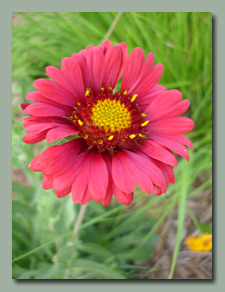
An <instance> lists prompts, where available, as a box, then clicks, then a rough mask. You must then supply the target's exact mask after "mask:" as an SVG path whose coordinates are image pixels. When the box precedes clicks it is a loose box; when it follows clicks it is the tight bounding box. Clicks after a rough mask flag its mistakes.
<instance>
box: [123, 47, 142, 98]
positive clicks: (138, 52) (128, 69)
mask: <svg viewBox="0 0 225 292" xmlns="http://www.w3.org/2000/svg"><path fill="white" fill-rule="evenodd" d="M144 62H145V56H144V52H143V50H142V49H141V48H135V49H134V50H133V51H132V52H131V53H130V55H129V56H128V58H127V61H126V64H125V68H124V74H123V79H122V85H121V93H124V92H125V90H127V89H128V92H129V88H130V87H132V85H133V84H134V82H136V80H137V79H138V78H139V76H140V73H141V71H142V69H143V67H144Z"/></svg>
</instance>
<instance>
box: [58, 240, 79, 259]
mask: <svg viewBox="0 0 225 292" xmlns="http://www.w3.org/2000/svg"><path fill="white" fill-rule="evenodd" d="M77 255H78V253H77V246H76V245H74V244H73V245H68V246H64V247H63V248H61V249H60V250H59V251H58V252H57V254H56V258H57V259H58V260H59V261H60V262H66V261H69V260H71V259H73V258H74V257H75V256H77Z"/></svg>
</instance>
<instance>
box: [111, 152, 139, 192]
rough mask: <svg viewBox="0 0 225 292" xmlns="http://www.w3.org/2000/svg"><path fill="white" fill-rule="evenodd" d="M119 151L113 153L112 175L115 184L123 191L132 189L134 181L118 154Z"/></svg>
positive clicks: (131, 190)
mask: <svg viewBox="0 0 225 292" xmlns="http://www.w3.org/2000/svg"><path fill="white" fill-rule="evenodd" d="M120 153H121V151H118V152H116V153H114V155H113V159H112V177H113V180H114V183H115V184H116V186H117V187H118V188H119V189H120V190H122V191H123V192H125V193H131V192H133V191H134V182H133V179H132V177H131V176H130V173H129V171H128V170H127V167H126V165H125V164H124V163H123V160H122V158H121V156H120Z"/></svg>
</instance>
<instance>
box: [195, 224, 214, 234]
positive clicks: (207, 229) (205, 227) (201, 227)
mask: <svg viewBox="0 0 225 292" xmlns="http://www.w3.org/2000/svg"><path fill="white" fill-rule="evenodd" d="M198 230H199V231H201V232H203V233H210V234H212V227H211V226H210V225H208V224H198Z"/></svg>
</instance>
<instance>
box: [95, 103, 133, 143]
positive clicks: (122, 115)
mask: <svg viewBox="0 0 225 292" xmlns="http://www.w3.org/2000/svg"><path fill="white" fill-rule="evenodd" d="M91 119H92V121H93V122H94V125H95V126H96V127H98V128H99V129H100V130H104V131H105V132H106V133H113V132H119V131H121V130H122V129H127V128H129V127H130V126H131V123H132V116H131V113H130V112H129V110H128V109H127V108H126V107H125V105H124V104H123V103H121V101H120V100H118V101H117V100H115V99H114V100H112V99H110V98H107V99H105V100H99V101H98V102H97V103H96V104H95V105H94V107H93V108H92V116H91ZM111 137H112V138H111ZM109 138H111V139H113V136H109ZM109 138H108V139H109ZM111 139H109V140H111Z"/></svg>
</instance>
